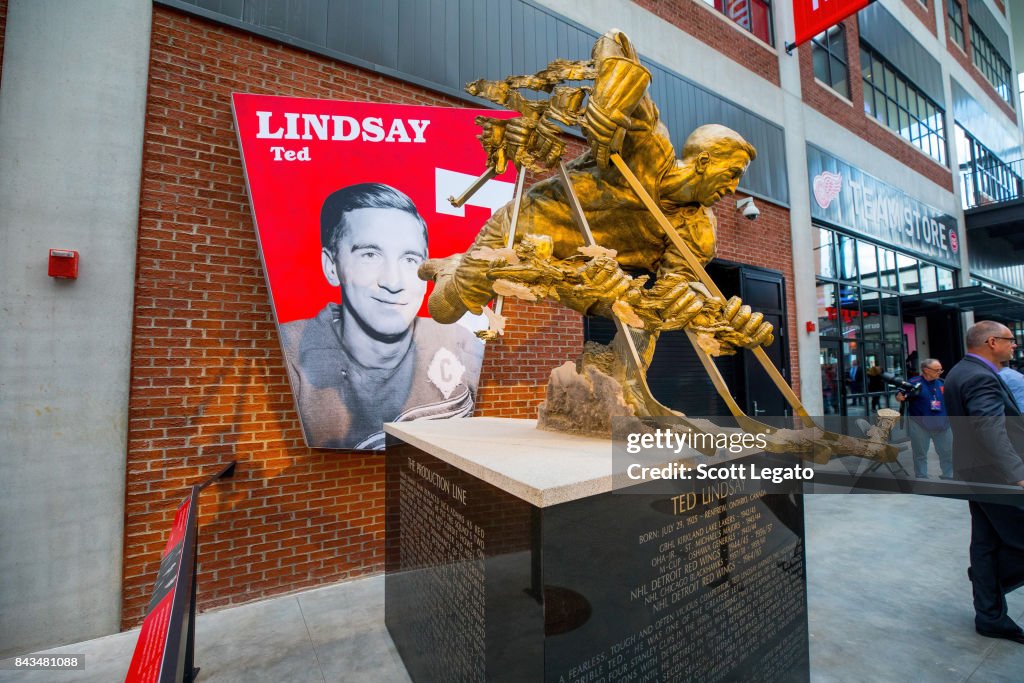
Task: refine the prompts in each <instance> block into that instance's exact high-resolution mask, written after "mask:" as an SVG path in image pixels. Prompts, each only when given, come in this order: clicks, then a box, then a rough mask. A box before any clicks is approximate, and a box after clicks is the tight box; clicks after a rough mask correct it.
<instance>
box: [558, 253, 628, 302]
mask: <svg viewBox="0 0 1024 683" xmlns="http://www.w3.org/2000/svg"><path fill="white" fill-rule="evenodd" d="M573 281H574V282H575V284H573V285H572V287H571V288H569V289H567V290H564V291H561V292H559V294H560V295H561V296H562V298H563V299H565V300H566V303H568V304H569V305H571V306H572V308H574V309H576V310H587V309H590V308H591V307H593V306H595V305H597V306H598V307H600V308H607V307H610V306H611V305H612V304H614V303H615V302H616V301H618V300H619V299H620V298H621V297H622V296H623V295H625V294H626V292H627V291H628V290H629V287H630V284H631V283H632V281H633V278H631V277H630V276H629V275H627V274H626V273H625V272H623V270H622V268H620V267H619V263H618V261H616V260H615V258H614V257H613V256H607V255H599V256H595V257H593V258H591V259H589V260H587V262H586V263H585V264H584V265H583V266H582V267H581V268H579V269H578V270H577V272H576V276H575V277H574V278H573ZM570 302H572V303H570Z"/></svg>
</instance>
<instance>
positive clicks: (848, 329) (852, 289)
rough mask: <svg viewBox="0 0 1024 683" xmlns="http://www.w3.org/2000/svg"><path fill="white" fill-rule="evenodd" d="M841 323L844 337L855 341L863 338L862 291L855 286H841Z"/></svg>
mask: <svg viewBox="0 0 1024 683" xmlns="http://www.w3.org/2000/svg"><path fill="white" fill-rule="evenodd" d="M839 321H840V323H842V330H843V337H846V338H847V339H855V338H857V337H860V336H861V329H860V291H859V288H858V287H857V286H855V285H843V284H841V285H839Z"/></svg>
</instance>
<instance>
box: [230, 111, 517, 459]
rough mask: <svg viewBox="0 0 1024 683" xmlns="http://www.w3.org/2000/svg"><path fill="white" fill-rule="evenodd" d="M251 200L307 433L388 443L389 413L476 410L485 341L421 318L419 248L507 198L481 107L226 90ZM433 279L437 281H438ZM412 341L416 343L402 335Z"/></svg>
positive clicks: (474, 229) (442, 244)
mask: <svg viewBox="0 0 1024 683" xmlns="http://www.w3.org/2000/svg"><path fill="white" fill-rule="evenodd" d="M233 102H234V112H235V126H236V129H237V131H238V138H239V142H240V146H241V150H242V157H243V162H244V165H245V173H246V179H247V181H248V186H249V200H250V203H251V205H252V210H253V216H254V219H255V223H256V231H257V235H258V237H259V247H260V255H261V257H262V259H263V265H264V271H265V274H266V277H267V283H268V285H269V288H270V295H271V300H272V304H273V307H274V312H275V314H276V317H277V323H278V331H279V333H280V338H281V345H282V349H283V351H284V356H285V363H286V366H287V368H288V374H289V379H290V380H291V383H292V391H293V394H294V396H295V400H296V406H297V408H298V412H299V417H300V420H301V422H302V426H303V432H304V435H305V438H306V443H307V445H309V446H311V447H314V448H340V449H346V450H369V449H379V448H383V432H382V423H383V422H392V421H401V420H405V419H421V418H431V419H436V418H438V417H449V416H462V415H467V414H472V411H473V407H474V401H475V392H476V387H477V382H478V377H479V369H480V364H481V359H482V356H483V343H482V342H481V341H479V340H478V339H477V338H476V337H475V336H473V334H472V331H471V330H474V329H486V327H487V324H486V320H485V319H484V318H483V316H476V317H472V316H470V318H469V319H464V320H462V321H460V323H461V324H455V325H440V324H438V323H436V322H434V321H433V320H430V319H429V317H428V313H427V306H426V295H429V292H430V288H429V287H428V284H427V283H425V282H423V281H422V280H421V279H419V278H418V277H417V276H416V271H417V268H418V267H419V265H420V264H422V262H423V261H424V259H425V258H426V257H427V255H428V253H429V256H430V257H435V258H436V257H444V256H448V255H451V254H453V253H456V252H463V251H466V249H467V248H468V247H469V246H470V245H471V244H472V242H473V239H474V238H475V237H476V235H477V233H478V232H479V230H480V228H481V226H483V224H484V223H485V222H486V221H487V219H488V218H490V216H491V214H492V213H493V212H494V211H495V210H497V209H498V208H500V207H501V206H503V205H505V204H506V203H507V202H508V201H509V200H510V199H511V198H512V191H513V188H514V181H515V177H514V173H515V171H514V169H513V167H512V166H511V165H509V169H508V171H507V172H506V173H505V174H504V175H502V176H500V177H498V178H495V179H493V180H490V181H488V182H487V183H486V184H485V185H484V187H483V188H482V189H481V190H480V191H479V192H477V193H476V194H475V195H474V196H473V197H472V198H471V199H470V200H469V201H468V202H467V204H466V205H465V206H464V207H462V208H459V209H456V208H454V207H452V206H451V204H450V203H449V202H448V197H450V196H453V195H454V196H458V195H460V194H462V192H463V191H464V190H465V189H466V188H467V187H469V186H470V185H471V184H472V182H473V181H474V180H475V179H476V178H477V177H478V176H480V174H481V173H483V172H484V170H485V169H486V156H485V154H484V151H483V149H482V148H481V146H480V143H479V141H478V140H477V135H479V134H480V127H479V126H478V125H477V124H476V123H475V120H474V119H475V118H476V117H477V116H481V115H486V116H491V117H501V118H510V117H512V116H514V115H515V114H514V113H513V112H496V111H492V110H481V109H461V108H452V107H427V106H406V105H394V104H380V103H372V102H338V101H331V100H315V99H305V98H294V97H274V96H265V95H249V94H238V93H236V94H235V95H234V96H233ZM431 286H432V284H431ZM409 340H411V342H410V341H409Z"/></svg>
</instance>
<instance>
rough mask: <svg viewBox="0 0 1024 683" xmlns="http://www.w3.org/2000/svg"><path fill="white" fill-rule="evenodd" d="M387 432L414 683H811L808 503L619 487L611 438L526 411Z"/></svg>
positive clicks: (396, 568) (717, 489) (399, 581)
mask: <svg viewBox="0 0 1024 683" xmlns="http://www.w3.org/2000/svg"><path fill="white" fill-rule="evenodd" d="M385 430H386V432H387V433H388V450H387V480H386V506H387V508H386V520H387V534H386V551H385V553H386V558H385V562H386V577H385V604H386V607H385V616H386V623H387V627H388V630H389V632H390V633H391V636H392V639H393V640H394V642H395V645H396V647H397V648H398V651H399V653H400V654H401V656H402V659H403V661H404V663H405V666H406V668H407V669H408V671H409V675H410V676H411V677H412V679H413V680H414V681H417V683H419V682H428V681H460V682H461V681H516V682H521V681H552V682H556V683H577V682H578V683H583V682H595V681H607V682H611V681H687V680H693V681H733V680H752V681H759V682H762V681H805V680H808V678H809V673H808V641H807V606H806V605H807V601H806V583H805V576H804V548H803V538H804V526H803V503H802V499H801V498H800V497H799V496H787V495H780V494H765V493H764V492H763V491H760V490H758V489H757V487H756V486H754V485H753V484H756V482H751V483H748V484H744V485H737V484H734V483H719V484H710V485H709V484H708V483H707V482H680V483H679V484H678V489H679V490H678V492H677V493H675V494H672V495H668V494H665V493H660V494H655V493H647V492H645V489H644V487H646V486H647V485H646V484H642V485H639V486H634V487H632V488H631V489H630V492H629V493H622V492H619V491H612V448H611V443H610V441H608V440H605V439H592V438H586V437H577V436H569V435H560V434H552V433H550V432H541V431H538V430H536V429H535V423H534V422H533V421H531V420H508V419H498V418H472V419H463V420H444V421H420V422H410V423H399V424H390V425H387V426H386V428H385ZM754 457H755V458H756V457H757V456H754ZM657 483H658V484H660V487H661V490H664V485H665V484H664V482H657Z"/></svg>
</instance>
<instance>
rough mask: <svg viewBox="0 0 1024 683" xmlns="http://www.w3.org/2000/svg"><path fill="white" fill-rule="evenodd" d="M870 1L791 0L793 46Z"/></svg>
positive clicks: (805, 40)
mask: <svg viewBox="0 0 1024 683" xmlns="http://www.w3.org/2000/svg"><path fill="white" fill-rule="evenodd" d="M870 3H871V0H793V22H794V24H795V28H796V39H795V40H794V41H793V46H796V45H800V44H802V43H806V42H807V41H808V40H810V39H811V38H813V37H814V36H816V35H818V34H819V33H821V32H822V31H824V30H825V29H827V28H829V27H831V26H835V25H836V24H838V23H839V22H840V21H842V20H843V19H845V18H846V17H848V16H850V15H851V14H853V13H854V12H857V11H859V10H861V9H863V8H864V7H867V6H868V4H870Z"/></svg>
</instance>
